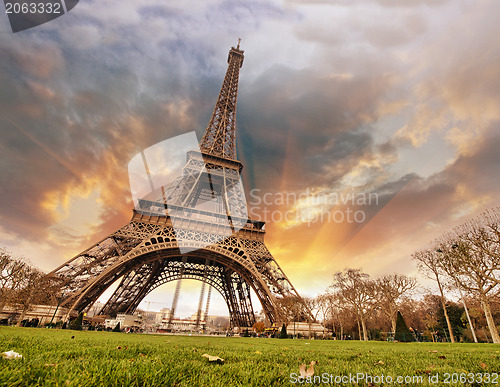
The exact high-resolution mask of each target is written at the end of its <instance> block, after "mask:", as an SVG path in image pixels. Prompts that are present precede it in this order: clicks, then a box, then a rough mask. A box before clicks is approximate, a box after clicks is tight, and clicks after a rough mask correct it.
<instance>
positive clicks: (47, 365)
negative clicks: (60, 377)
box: [44, 363, 59, 367]
mask: <svg viewBox="0 0 500 387" xmlns="http://www.w3.org/2000/svg"><path fill="white" fill-rule="evenodd" d="M58 365H59V364H57V363H47V364H44V367H57V366H58Z"/></svg>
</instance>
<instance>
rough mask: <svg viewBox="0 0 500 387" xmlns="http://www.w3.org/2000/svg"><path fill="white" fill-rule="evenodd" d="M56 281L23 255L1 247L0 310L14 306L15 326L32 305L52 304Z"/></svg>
mask: <svg viewBox="0 0 500 387" xmlns="http://www.w3.org/2000/svg"><path fill="white" fill-rule="evenodd" d="M58 292H59V284H58V283H57V282H56V281H55V280H54V279H51V278H48V277H47V276H46V275H45V273H44V272H42V271H41V270H39V269H37V268H36V267H34V266H33V265H31V264H30V263H29V261H27V260H26V259H24V258H16V257H13V256H12V254H11V253H9V252H7V251H6V250H5V249H0V311H2V310H4V308H5V307H6V306H16V308H18V309H19V311H20V313H21V314H20V317H19V318H18V325H20V324H21V322H22V320H23V319H24V316H25V314H26V312H27V311H29V310H30V308H31V307H32V306H33V305H53V304H54V303H55V302H56V301H55V297H56V296H57V294H58Z"/></svg>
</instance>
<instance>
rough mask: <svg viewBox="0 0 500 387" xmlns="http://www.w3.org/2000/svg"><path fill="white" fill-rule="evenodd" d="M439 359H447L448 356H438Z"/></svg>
mask: <svg viewBox="0 0 500 387" xmlns="http://www.w3.org/2000/svg"><path fill="white" fill-rule="evenodd" d="M438 359H446V356H442V355H441V356H438Z"/></svg>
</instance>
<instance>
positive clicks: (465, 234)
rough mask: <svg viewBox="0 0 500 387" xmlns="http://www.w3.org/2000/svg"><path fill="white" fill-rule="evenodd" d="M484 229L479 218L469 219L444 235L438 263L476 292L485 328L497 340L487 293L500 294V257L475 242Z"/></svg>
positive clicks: (483, 232) (455, 278)
mask: <svg viewBox="0 0 500 387" xmlns="http://www.w3.org/2000/svg"><path fill="white" fill-rule="evenodd" d="M484 238H487V232H486V230H485V229H484V227H483V226H482V225H481V224H480V223H479V222H469V223H466V224H464V225H462V226H460V227H458V228H456V229H454V234H447V235H445V236H444V237H443V238H442V240H441V243H440V245H439V251H441V252H442V255H441V256H442V262H441V265H442V267H443V269H444V270H445V271H446V273H447V274H448V275H449V276H450V277H452V278H453V279H454V280H455V281H456V283H457V286H459V287H460V288H462V289H464V290H465V291H467V292H470V293H472V294H474V295H476V296H477V297H478V299H479V301H480V302H481V307H482V309H483V311H484V314H485V317H486V321H487V323H488V328H489V330H490V333H491V337H492V339H493V342H494V343H500V335H499V333H498V329H497V327H496V325H495V321H494V320H493V315H492V313H491V306H490V301H489V297H490V296H495V295H498V294H500V278H499V277H497V276H498V273H499V270H500V260H498V259H495V258H494V257H492V256H491V255H489V253H488V252H487V251H486V250H484V249H481V248H478V246H480V245H482V244H483V242H481V240H482V239H484Z"/></svg>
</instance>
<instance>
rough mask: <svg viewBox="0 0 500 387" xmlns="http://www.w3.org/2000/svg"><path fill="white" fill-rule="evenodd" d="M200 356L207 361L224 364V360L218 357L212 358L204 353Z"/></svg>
mask: <svg viewBox="0 0 500 387" xmlns="http://www.w3.org/2000/svg"><path fill="white" fill-rule="evenodd" d="M201 356H203V357H206V358H207V359H208V361H215V362H217V363H224V359H221V358H220V357H219V356H212V355H209V354H208V353H204V354H203V355H201Z"/></svg>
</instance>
